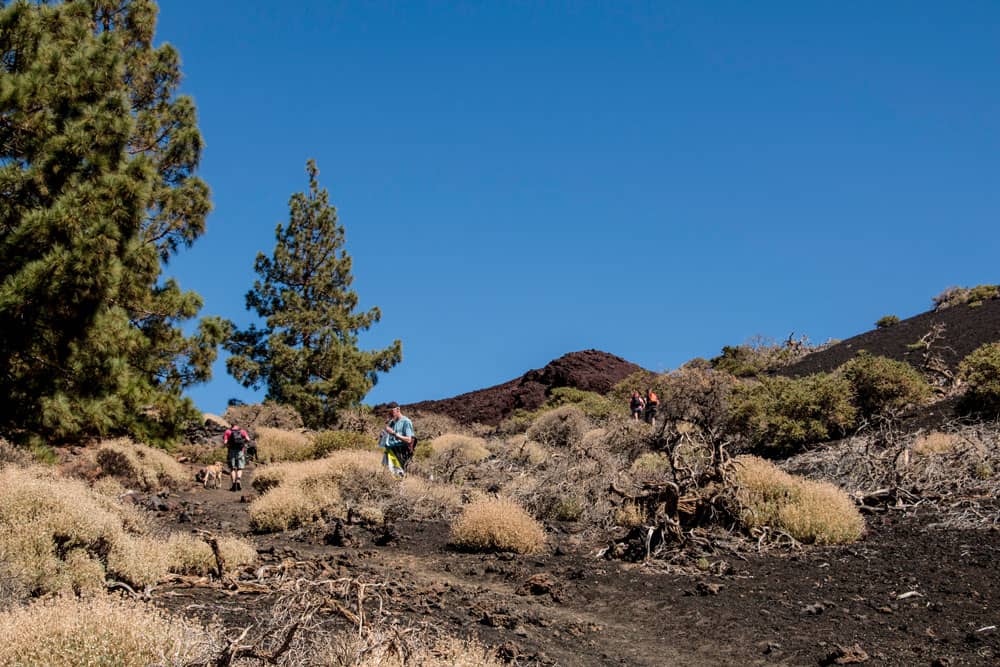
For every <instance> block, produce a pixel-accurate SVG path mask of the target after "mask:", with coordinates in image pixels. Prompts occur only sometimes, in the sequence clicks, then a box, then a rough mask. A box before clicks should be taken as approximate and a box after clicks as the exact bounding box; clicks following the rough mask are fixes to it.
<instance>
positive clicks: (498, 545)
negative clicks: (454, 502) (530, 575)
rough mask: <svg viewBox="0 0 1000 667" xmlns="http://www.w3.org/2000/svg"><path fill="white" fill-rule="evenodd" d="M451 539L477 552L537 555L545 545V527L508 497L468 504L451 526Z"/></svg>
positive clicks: (483, 499) (484, 499)
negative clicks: (509, 552) (510, 552)
mask: <svg viewBox="0 0 1000 667" xmlns="http://www.w3.org/2000/svg"><path fill="white" fill-rule="evenodd" d="M451 538H452V542H453V543H454V544H456V545H458V546H460V547H464V548H466V549H472V550H475V551H513V552H515V553H537V552H539V551H541V550H542V547H544V546H545V531H544V530H543V529H542V525H541V524H540V523H538V522H537V521H535V520H534V519H533V518H531V516H529V515H528V513H527V512H525V511H524V509H523V508H522V507H521V506H520V505H518V504H517V503H516V502H515V501H513V500H511V499H509V498H482V499H480V500H477V501H475V502H473V503H471V504H469V505H467V506H466V508H465V510H464V511H463V512H462V514H461V516H459V517H458V519H456V520H455V521H454V522H453V523H452V526H451Z"/></svg>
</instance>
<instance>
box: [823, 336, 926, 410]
mask: <svg viewBox="0 0 1000 667" xmlns="http://www.w3.org/2000/svg"><path fill="white" fill-rule="evenodd" d="M837 372H838V373H841V374H843V376H844V377H845V378H847V381H848V382H850V383H851V390H852V399H851V400H852V402H853V403H854V405H855V406H856V407H857V408H858V415H859V416H860V417H862V418H871V417H892V416H896V415H898V414H899V413H900V412H902V411H903V410H905V409H906V408H908V407H911V406H915V405H920V404H921V403H924V402H926V401H927V400H928V399H930V397H931V388H930V385H928V384H927V381H926V380H925V379H924V377H923V376H922V375H921V374H920V373H919V372H918V371H917V370H916V369H915V368H913V367H912V366H910V365H909V364H907V363H905V362H902V361H896V360H894V359H889V358H887V357H877V356H873V355H870V354H867V353H864V352H862V353H860V354H858V355H857V356H856V357H854V358H853V359H851V360H850V361H848V362H847V363H845V364H844V365H842V366H841V367H840V368H839V369H838V370H837Z"/></svg>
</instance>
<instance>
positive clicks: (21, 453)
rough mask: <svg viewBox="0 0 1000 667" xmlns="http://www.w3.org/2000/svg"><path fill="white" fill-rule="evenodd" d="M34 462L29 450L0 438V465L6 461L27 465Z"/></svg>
mask: <svg viewBox="0 0 1000 667" xmlns="http://www.w3.org/2000/svg"><path fill="white" fill-rule="evenodd" d="M34 462H35V457H34V456H32V455H31V451H30V450H28V449H26V448H24V447H18V446H17V445H13V444H11V443H10V442H8V441H6V440H4V439H3V438H0V466H3V465H4V464H7V463H13V464H14V465H19V466H29V465H31V464H32V463H34Z"/></svg>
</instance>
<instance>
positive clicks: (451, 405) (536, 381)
mask: <svg viewBox="0 0 1000 667" xmlns="http://www.w3.org/2000/svg"><path fill="white" fill-rule="evenodd" d="M641 370H643V369H642V367H641V366H637V365H636V364H633V363H632V362H630V361H626V360H625V359H622V358H621V357H616V356H615V355H613V354H608V353H607V352H601V351H599V350H583V351H582V352H570V353H569V354H565V355H563V356H561V357H559V358H558V359H556V360H554V361H550V362H549V363H548V364H546V365H545V367H544V368H539V369H536V370H531V371H528V372H527V373H525V374H524V375H522V376H521V377H519V378H517V379H514V380H510V381H509V382H505V383H503V384H498V385H496V386H494V387H488V388H486V389H479V390H477V391H470V392H469V393H467V394H461V395H459V396H454V397H452V398H443V399H440V400H437V401H421V402H419V403H410V404H409V405H406V406H403V407H404V408H405V409H406V410H410V411H414V412H434V413H437V414H443V415H447V416H449V417H451V418H452V419H455V420H456V421H458V422H461V423H465V424H468V423H471V422H479V423H481V424H490V425H496V424H499V423H500V422H501V421H503V420H504V419H505V418H507V417H509V416H510V415H512V414H513V413H514V411H515V410H521V409H524V410H535V409H537V408H539V407H541V405H542V404H543V403H544V402H545V399H546V397H547V394H548V392H549V390H551V389H554V388H556V387H574V388H576V389H582V390H584V391H594V392H597V393H599V394H606V393H607V392H609V391H610V390H611V388H612V387H614V386H615V385H616V384H618V383H619V382H621V381H622V380H624V379H625V378H627V377H628V376H629V375H631V374H632V373H634V372H636V371H641Z"/></svg>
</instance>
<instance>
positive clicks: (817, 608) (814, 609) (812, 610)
mask: <svg viewBox="0 0 1000 667" xmlns="http://www.w3.org/2000/svg"><path fill="white" fill-rule="evenodd" d="M824 609H826V607H824V606H823V605H822V603H820V602H817V603H816V604H811V605H809V606H807V607H803V608H802V613H803V614H809V615H810V616H819V615H820V614H822V613H823V610H824Z"/></svg>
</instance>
